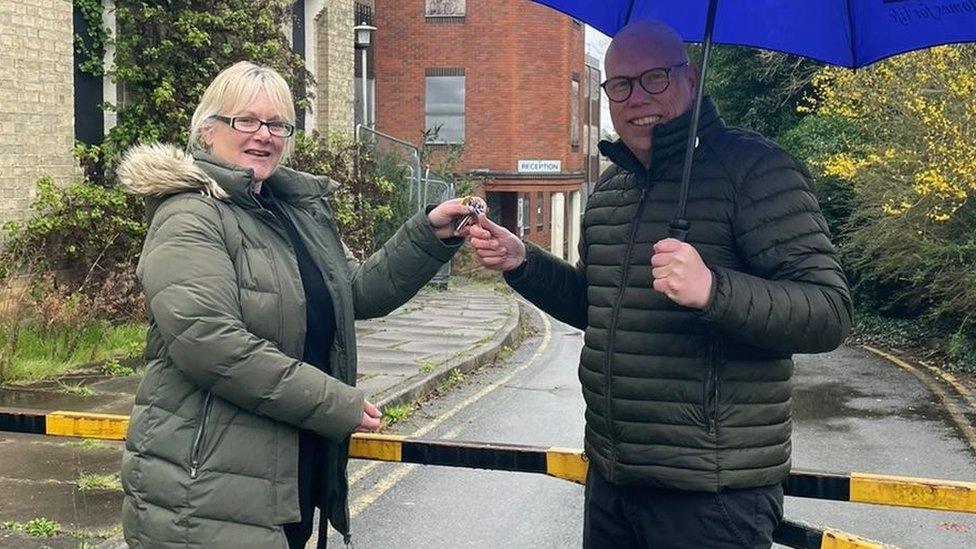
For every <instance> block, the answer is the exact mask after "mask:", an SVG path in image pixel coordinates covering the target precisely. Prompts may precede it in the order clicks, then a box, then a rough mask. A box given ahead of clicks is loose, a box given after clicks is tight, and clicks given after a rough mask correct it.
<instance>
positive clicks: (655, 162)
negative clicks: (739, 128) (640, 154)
mask: <svg viewBox="0 0 976 549" xmlns="http://www.w3.org/2000/svg"><path fill="white" fill-rule="evenodd" d="M690 127H691V110H688V111H687V112H685V113H684V114H682V115H681V116H679V117H677V118H675V119H674V120H669V121H668V122H666V123H664V124H659V125H657V126H654V129H653V130H652V131H653V134H652V135H653V138H652V140H651V169H652V171H653V170H657V169H659V168H660V167H661V166H665V165H668V164H671V163H674V162H679V163H680V162H683V161H684V155H685V150H686V149H687V144H688V130H689V128H690ZM724 127H725V123H724V122H723V121H722V119H721V117H719V114H718V110H717V109H716V108H715V104H714V103H713V102H712V100H711V98H710V97H708V96H706V97H704V98H703V99H702V108H701V115H700V117H699V119H698V136H699V138H703V137H705V136H707V135H708V134H709V133H710V132H712V131H714V130H716V129H720V128H724ZM599 148H600V152H601V153H602V154H603V155H604V156H606V157H607V158H609V159H610V161H611V162H613V163H614V164H616V165H618V166H620V167H621V168H623V169H624V170H627V171H629V172H633V173H635V174H637V175H638V176H640V177H641V179H644V177H645V176H646V170H645V169H644V165H643V164H641V163H640V160H638V159H637V156H635V155H634V153H633V151H631V150H630V148H628V147H627V145H625V144H624V142H623V141H621V140H620V139H617V140H616V141H607V140H604V141H600V144H599Z"/></svg>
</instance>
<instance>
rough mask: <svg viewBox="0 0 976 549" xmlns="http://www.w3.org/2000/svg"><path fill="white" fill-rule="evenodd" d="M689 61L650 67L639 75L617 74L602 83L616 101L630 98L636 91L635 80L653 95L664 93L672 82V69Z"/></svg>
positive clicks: (611, 98)
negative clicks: (667, 65)
mask: <svg viewBox="0 0 976 549" xmlns="http://www.w3.org/2000/svg"><path fill="white" fill-rule="evenodd" d="M687 65H688V62H687V61H683V62H681V63H678V64H677V65H671V66H670V67H656V68H653V69H648V70H646V71H644V72H642V73H640V74H639V75H637V76H615V77H613V78H608V79H607V81H606V82H604V83H602V84H600V87H601V88H603V91H604V92H606V94H607V98H608V99H610V101H613V102H614V103H623V102H624V101H626V100H628V99H630V94H632V93H633V92H634V82H638V83H640V87H642V88H644V91H646V92H647V93H649V94H651V95H657V94H659V93H663V92H664V90H666V89H668V86H669V85H670V84H671V71H673V70H674V69H680V68H681V67H684V66H687Z"/></svg>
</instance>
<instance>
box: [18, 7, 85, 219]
mask: <svg viewBox="0 0 976 549" xmlns="http://www.w3.org/2000/svg"><path fill="white" fill-rule="evenodd" d="M71 19H72V5H71V2H70V0H3V1H0V223H3V222H4V221H7V220H10V219H16V218H19V217H21V216H22V215H23V212H24V211H25V210H26V209H27V206H28V205H29V204H30V202H31V200H32V196H33V194H34V185H35V183H36V182H37V179H38V178H40V177H41V176H45V175H47V176H50V177H52V178H53V179H54V180H55V181H58V182H65V181H69V180H71V179H72V178H73V177H75V176H77V175H78V174H79V171H78V170H77V169H76V168H75V165H76V163H75V160H74V157H73V156H72V147H73V145H74V106H73V105H74V104H73V101H74V84H73V74H74V68H73V65H72V55H73V54H72V51H73V49H74V45H73V44H74V42H73V41H74V37H73V34H72V27H71V24H70V21H71Z"/></svg>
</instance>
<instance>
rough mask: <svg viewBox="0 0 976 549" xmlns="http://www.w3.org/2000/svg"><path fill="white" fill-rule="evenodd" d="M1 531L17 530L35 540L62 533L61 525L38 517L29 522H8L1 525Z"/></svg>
mask: <svg viewBox="0 0 976 549" xmlns="http://www.w3.org/2000/svg"><path fill="white" fill-rule="evenodd" d="M0 529H3V530H16V531H18V532H23V533H25V534H27V535H28V536H31V537H35V538H49V537H51V536H53V535H56V534H58V533H59V532H61V525H60V524H58V523H57V522H55V521H53V520H51V519H48V518H44V517H36V518H32V519H30V520H29V521H27V522H15V521H12V520H8V521H5V522H2V523H0Z"/></svg>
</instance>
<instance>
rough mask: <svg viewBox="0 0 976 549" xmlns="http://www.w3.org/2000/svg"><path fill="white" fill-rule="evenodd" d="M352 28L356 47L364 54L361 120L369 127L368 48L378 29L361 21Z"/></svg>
mask: <svg viewBox="0 0 976 549" xmlns="http://www.w3.org/2000/svg"><path fill="white" fill-rule="evenodd" d="M352 30H353V32H354V33H355V35H356V49H357V50H359V51H360V52H361V56H362V71H363V72H362V87H363V91H362V93H363V101H362V102H363V117H362V119H361V120H362V123H363V126H367V127H368V126H370V125H371V124H370V120H369V108H368V105H367V103H368V100H367V97H366V96H367V92H368V90H367V88H368V86H367V82H366V75H367V74H368V72H367V70H366V50H367V49H369V46H370V43H371V42H372V41H373V31H375V30H376V27H374V26H372V25H367V24H366V23H360V24H358V25H356V26H355V27H353V28H352Z"/></svg>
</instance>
